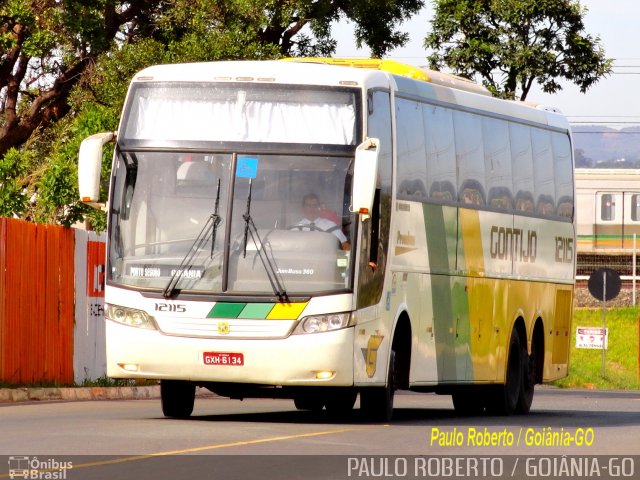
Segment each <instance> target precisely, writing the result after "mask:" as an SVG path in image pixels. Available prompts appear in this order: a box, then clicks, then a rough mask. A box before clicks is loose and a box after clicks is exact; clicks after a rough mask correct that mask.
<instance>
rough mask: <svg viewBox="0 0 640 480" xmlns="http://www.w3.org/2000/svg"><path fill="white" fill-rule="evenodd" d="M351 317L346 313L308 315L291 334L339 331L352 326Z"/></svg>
mask: <svg viewBox="0 0 640 480" xmlns="http://www.w3.org/2000/svg"><path fill="white" fill-rule="evenodd" d="M351 320H352V315H351V313H350V312H346V313H330V314H327V315H310V316H308V317H304V318H303V319H302V320H300V323H298V326H297V327H296V329H295V330H294V331H293V334H294V335H296V334H304V333H320V332H329V331H332V330H339V329H341V328H346V327H349V326H351V325H352V323H351Z"/></svg>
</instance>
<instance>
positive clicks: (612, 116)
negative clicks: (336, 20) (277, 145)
mask: <svg viewBox="0 0 640 480" xmlns="http://www.w3.org/2000/svg"><path fill="white" fill-rule="evenodd" d="M580 3H581V4H582V5H584V6H586V7H587V9H588V11H587V13H586V15H585V17H584V23H585V31H586V32H587V33H588V34H590V35H593V36H596V35H597V36H599V37H600V40H601V45H602V46H603V47H604V50H605V53H606V56H607V57H608V58H613V59H614V64H613V65H614V66H613V73H612V74H611V75H610V76H609V77H606V78H604V79H601V80H600V81H599V82H598V83H597V84H596V85H595V86H593V87H591V88H590V89H589V90H587V92H586V93H584V94H583V93H580V90H579V89H578V88H577V87H575V86H574V85H573V84H571V83H566V82H563V83H562V85H563V89H562V90H561V91H560V92H557V93H555V94H553V95H551V94H546V93H543V92H542V91H541V90H540V89H539V88H536V87H534V88H533V89H532V90H531V91H530V92H529V95H528V96H527V100H530V101H533V102H537V103H541V104H545V105H552V106H554V107H557V108H559V109H560V110H561V111H562V112H563V113H564V114H565V115H566V116H567V117H569V121H570V122H571V123H573V124H580V123H595V124H606V125H607V126H610V127H614V128H622V127H628V126H630V124H633V125H640V88H638V87H640V26H639V25H640V1H639V0H581V2H580ZM426 4H427V5H426V6H425V7H424V8H423V9H422V11H421V12H420V13H419V14H418V15H416V16H415V17H413V18H412V19H411V20H410V21H408V22H405V24H403V25H402V30H403V31H406V32H408V33H409V34H410V41H409V43H407V45H406V46H404V47H402V48H398V49H395V50H393V51H391V52H390V53H389V54H388V55H386V56H385V57H384V58H388V59H393V60H396V61H399V62H404V63H409V64H411V65H415V66H426V65H427V61H426V51H425V49H424V47H423V46H422V44H423V41H424V38H425V37H426V36H427V34H428V32H429V31H430V29H431V23H430V21H431V18H432V17H433V6H432V0H426ZM333 34H334V36H335V38H336V39H337V40H338V48H337V50H336V54H335V55H336V56H344V57H368V56H369V50H368V49H366V48H365V49H360V50H358V49H356V47H355V41H354V38H353V26H352V25H350V24H349V23H348V22H343V23H341V24H340V25H339V26H337V27H335V28H334V30H333Z"/></svg>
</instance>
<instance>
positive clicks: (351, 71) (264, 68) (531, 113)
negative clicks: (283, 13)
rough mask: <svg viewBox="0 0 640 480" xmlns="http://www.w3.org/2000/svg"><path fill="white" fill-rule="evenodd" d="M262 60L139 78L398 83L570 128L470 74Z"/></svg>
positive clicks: (183, 67) (392, 65) (170, 68)
mask: <svg viewBox="0 0 640 480" xmlns="http://www.w3.org/2000/svg"><path fill="white" fill-rule="evenodd" d="M284 60H285V61H282V60H263V61H253V60H249V61H240V60H239V61H220V62H202V63H187V64H173V65H172V64H169V65H156V66H152V67H148V68H145V69H144V70H142V71H140V72H139V73H138V74H136V75H135V77H134V79H133V81H134V82H147V81H164V82H246V83H263V84H264V83H275V84H293V85H317V86H342V87H345V86H353V87H360V88H364V89H368V88H376V87H378V88H393V89H394V90H396V92H397V91H401V92H403V93H406V94H409V95H415V96H418V97H420V98H424V99H426V100H432V101H436V102H440V103H446V104H449V105H453V106H462V107H467V108H471V109H476V110H478V111H484V112H491V113H494V114H497V115H505V116H509V117H514V118H521V119H523V120H525V121H528V122H534V123H540V124H543V125H550V126H552V127H555V128H559V129H562V130H569V124H568V122H567V120H566V118H565V117H564V116H562V115H561V114H559V112H558V111H557V110H554V109H552V108H549V107H546V106H541V105H533V104H530V103H525V102H519V101H505V100H498V99H496V98H494V97H492V96H491V95H490V94H489V92H488V91H487V89H486V88H484V87H482V86H481V85H477V84H475V83H473V82H471V81H469V80H467V79H463V78H461V77H456V76H454V75H448V74H445V73H441V72H436V71H433V70H427V69H421V68H417V67H413V66H411V65H406V64H402V63H399V62H395V61H393V60H379V59H346V58H291V59H284Z"/></svg>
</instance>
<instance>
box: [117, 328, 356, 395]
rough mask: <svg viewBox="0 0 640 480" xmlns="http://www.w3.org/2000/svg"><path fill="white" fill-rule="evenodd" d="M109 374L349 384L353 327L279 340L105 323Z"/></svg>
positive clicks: (243, 381) (285, 383) (290, 384)
mask: <svg viewBox="0 0 640 480" xmlns="http://www.w3.org/2000/svg"><path fill="white" fill-rule="evenodd" d="M106 329H107V331H106V333H107V335H106V337H107V375H108V376H109V377H113V378H145V379H174V380H190V381H195V382H203V383H204V382H229V383H245V384H258V385H275V386H321V385H327V386H334V387H342V386H344V387H346V386H352V385H353V360H354V359H353V345H354V338H353V337H354V328H353V327H351V328H344V329H341V330H335V331H331V332H323V333H314V334H305V335H291V336H289V337H287V338H280V339H210V338H193V337H181V336H170V335H164V334H162V333H160V332H158V331H157V330H147V329H141V328H134V327H130V326H126V325H122V324H119V323H116V322H113V321H109V320H107V321H106Z"/></svg>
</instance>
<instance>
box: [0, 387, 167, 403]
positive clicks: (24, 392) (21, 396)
mask: <svg viewBox="0 0 640 480" xmlns="http://www.w3.org/2000/svg"><path fill="white" fill-rule="evenodd" d="M146 398H160V386H159V385H153V386H146V387H144V386H140V387H77V388H74V387H59V388H0V403H13V402H32V401H43V400H68V401H80V400H134V399H146Z"/></svg>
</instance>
